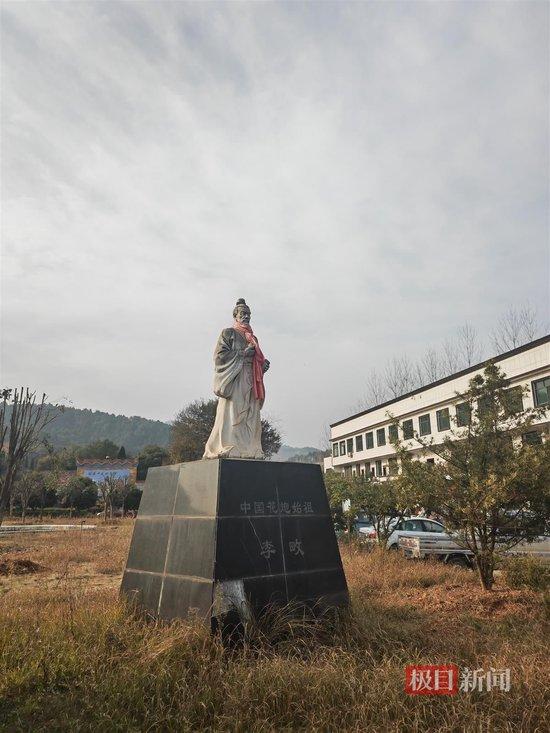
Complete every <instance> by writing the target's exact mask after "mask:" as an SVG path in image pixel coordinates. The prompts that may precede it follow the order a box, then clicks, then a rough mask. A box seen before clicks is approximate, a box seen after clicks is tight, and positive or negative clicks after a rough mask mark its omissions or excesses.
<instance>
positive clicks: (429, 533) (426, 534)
mask: <svg viewBox="0 0 550 733" xmlns="http://www.w3.org/2000/svg"><path fill="white" fill-rule="evenodd" d="M359 532H360V533H361V534H363V535H365V537H366V539H367V540H376V530H375V529H374V527H373V526H372V525H366V526H360V527H359ZM446 534H447V532H446V530H445V527H444V526H443V525H442V524H441V523H440V522H436V521H435V520H434V519H427V518H426V517H406V518H403V519H399V520H396V522H395V526H394V527H393V531H392V533H391V534H390V536H389V537H388V541H387V543H386V547H387V548H388V549H389V550H397V549H398V545H399V538H400V537H423V538H425V539H430V538H433V539H434V540H435V539H441V538H442V535H446Z"/></svg>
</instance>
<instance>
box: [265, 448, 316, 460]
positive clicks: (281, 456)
mask: <svg viewBox="0 0 550 733" xmlns="http://www.w3.org/2000/svg"><path fill="white" fill-rule="evenodd" d="M317 453H319V454H321V455H322V451H321V450H320V449H319V448H311V447H309V446H308V447H305V448H295V447H293V446H291V445H282V446H281V449H280V451H279V452H278V453H277V454H276V455H274V456H273V458H272V459H271V460H272V461H288V460H290V459H291V458H292V459H294V460H300V457H302V460H304V462H305V463H317V462H318V461H317V460H311V458H312V455H313V454H315V455H316V454H317ZM306 458H307V459H309V460H305V459H306Z"/></svg>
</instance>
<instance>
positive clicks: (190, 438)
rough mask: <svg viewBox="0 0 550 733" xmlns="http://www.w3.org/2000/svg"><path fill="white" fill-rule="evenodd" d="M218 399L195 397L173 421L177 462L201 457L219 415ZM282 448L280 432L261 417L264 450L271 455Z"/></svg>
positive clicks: (173, 438) (173, 457) (171, 450)
mask: <svg viewBox="0 0 550 733" xmlns="http://www.w3.org/2000/svg"><path fill="white" fill-rule="evenodd" d="M217 405H218V400H217V399H212V400H195V401H194V402H191V403H190V404H189V405H187V406H186V407H184V408H183V410H181V411H180V412H179V413H178V414H177V415H176V418H175V420H174V422H173V423H172V436H171V443H170V453H171V456H172V460H173V461H174V462H176V463H178V462H180V461H181V462H183V461H197V460H199V459H200V458H202V456H203V453H204V447H205V445H206V441H207V440H208V438H209V436H210V433H211V431H212V428H213V427H214V420H215V418H216V407H217ZM280 447H281V436H280V434H279V431H278V430H277V429H276V428H275V427H274V426H273V425H272V424H271V423H270V422H269V420H267V419H263V420H262V449H263V451H264V454H265V457H266V458H271V456H272V455H273V454H274V453H277V451H278V450H279V448H280Z"/></svg>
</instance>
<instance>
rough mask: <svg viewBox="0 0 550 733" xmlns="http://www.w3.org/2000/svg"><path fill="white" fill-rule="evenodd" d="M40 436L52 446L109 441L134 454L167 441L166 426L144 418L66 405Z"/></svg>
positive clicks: (166, 443)
mask: <svg viewBox="0 0 550 733" xmlns="http://www.w3.org/2000/svg"><path fill="white" fill-rule="evenodd" d="M10 407H11V406H10V405H8V418H9V416H10V415H11V410H10ZM52 409H55V408H53V407H52ZM44 437H45V438H47V439H48V440H49V442H50V443H51V444H52V445H53V446H55V447H56V448H62V447H65V446H71V445H88V444H89V443H93V442H95V441H97V440H111V441H112V442H113V443H116V444H117V445H123V446H124V447H125V448H126V450H127V451H129V452H130V453H137V452H138V451H139V450H140V449H141V448H143V447H144V446H146V445H160V446H162V447H166V446H167V445H168V443H169V441H170V425H168V423H164V422H161V421H160V420H148V419H147V418H145V417H136V416H134V417H126V416H125V415H112V414H111V413H108V412H100V411H99V410H87V409H84V410H81V409H78V408H76V407H66V408H65V409H64V411H63V412H60V413H59V414H58V416H57V417H56V419H55V420H53V421H52V422H51V423H50V424H49V425H48V427H47V433H46V435H44Z"/></svg>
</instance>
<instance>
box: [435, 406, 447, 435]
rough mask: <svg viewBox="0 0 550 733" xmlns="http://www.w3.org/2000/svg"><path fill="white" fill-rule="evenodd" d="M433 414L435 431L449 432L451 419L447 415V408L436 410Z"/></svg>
mask: <svg viewBox="0 0 550 733" xmlns="http://www.w3.org/2000/svg"><path fill="white" fill-rule="evenodd" d="M435 414H436V417H437V429H438V430H439V432H441V431H442V430H450V429H451V417H450V415H449V408H448V407H445V408H444V409H443V410H438V411H437V412H436V413H435Z"/></svg>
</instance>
